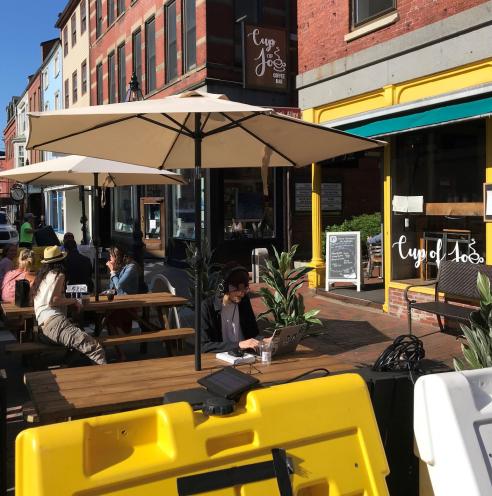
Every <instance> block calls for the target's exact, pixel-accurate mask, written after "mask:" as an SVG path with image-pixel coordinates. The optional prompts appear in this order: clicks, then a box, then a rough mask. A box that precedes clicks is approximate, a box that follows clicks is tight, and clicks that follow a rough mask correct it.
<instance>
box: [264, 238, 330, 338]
mask: <svg viewBox="0 0 492 496" xmlns="http://www.w3.org/2000/svg"><path fill="white" fill-rule="evenodd" d="M297 246H298V245H294V246H293V247H292V248H291V249H290V251H288V252H282V253H280V254H279V253H278V252H277V250H276V249H275V247H274V248H273V251H274V253H275V259H273V260H267V261H266V262H265V267H262V268H261V269H260V278H261V280H262V282H264V283H265V284H266V285H267V287H266V288H265V287H263V288H260V296H261V299H262V301H263V303H264V305H265V307H266V310H265V311H264V312H261V313H260V314H259V315H258V320H264V321H267V322H268V329H270V330H275V329H277V328H279V327H286V326H295V325H303V326H306V327H307V326H309V325H311V324H321V321H320V320H319V319H318V318H316V315H317V314H318V313H319V310H316V309H313V310H308V311H307V312H306V311H305V308H304V299H303V297H302V295H301V294H298V290H299V289H300V287H301V286H302V285H303V283H304V276H305V275H306V274H307V273H308V272H309V271H311V270H312V268H311V267H302V268H297V269H295V268H293V263H292V261H293V258H294V255H295V253H296V250H297ZM268 316H270V317H271V318H268Z"/></svg>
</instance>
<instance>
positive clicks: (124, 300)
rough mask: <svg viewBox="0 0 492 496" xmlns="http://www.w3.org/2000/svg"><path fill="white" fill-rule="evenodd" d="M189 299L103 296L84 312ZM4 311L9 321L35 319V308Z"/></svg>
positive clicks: (166, 304)
mask: <svg viewBox="0 0 492 496" xmlns="http://www.w3.org/2000/svg"><path fill="white" fill-rule="evenodd" d="M187 301H188V300H187V299H186V298H183V297H181V296H175V295H173V294H171V293H166V292H158V293H141V294H133V295H116V296H115V297H114V300H113V301H108V299H107V297H106V296H104V295H101V296H100V297H99V301H96V300H95V298H94V296H91V298H90V301H89V302H87V304H85V305H84V311H87V312H89V311H91V312H96V313H106V312H109V311H113V310H120V309H122V308H148V307H176V306H181V305H184V304H185V303H187ZM1 306H2V311H3V313H4V315H5V317H6V318H7V319H17V318H23V319H29V318H33V317H34V307H32V306H31V307H18V306H17V305H16V304H15V303H2V304H1Z"/></svg>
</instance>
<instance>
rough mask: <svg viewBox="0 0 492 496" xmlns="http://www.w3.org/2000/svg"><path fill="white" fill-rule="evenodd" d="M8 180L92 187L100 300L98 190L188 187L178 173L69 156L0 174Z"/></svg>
mask: <svg viewBox="0 0 492 496" xmlns="http://www.w3.org/2000/svg"><path fill="white" fill-rule="evenodd" d="M0 177H6V178H8V179H11V180H16V181H19V182H21V183H25V184H38V185H41V186H54V185H63V184H70V185H80V186H93V187H94V194H93V195H92V210H93V216H92V233H93V240H94V246H95V248H96V263H95V267H94V271H95V274H94V276H95V296H96V300H97V299H98V298H99V287H100V284H99V270H98V269H99V264H98V255H99V250H98V247H99V238H98V233H99V205H98V186H103V187H116V186H130V185H145V184H186V181H185V179H184V178H183V177H182V176H181V175H179V174H176V173H175V172H169V171H165V170H158V169H152V168H150V167H142V166H139V165H133V164H126V163H122V162H114V161H111V160H101V159H97V158H88V157H82V156H79V155H68V156H66V157H60V158H55V159H53V160H47V161H45V162H38V163H36V164H33V165H26V166H25V167H18V168H16V169H11V170H7V171H2V172H0Z"/></svg>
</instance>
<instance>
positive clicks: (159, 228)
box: [140, 197, 166, 257]
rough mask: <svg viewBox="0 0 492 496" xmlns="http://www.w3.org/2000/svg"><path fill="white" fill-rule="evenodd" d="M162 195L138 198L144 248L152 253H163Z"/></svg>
mask: <svg viewBox="0 0 492 496" xmlns="http://www.w3.org/2000/svg"><path fill="white" fill-rule="evenodd" d="M164 205H165V204H164V198H163V197H142V198H140V226H141V229H142V233H143V238H144V239H143V241H144V243H145V245H146V250H147V251H148V252H150V253H152V254H153V255H156V256H159V257H163V256H164V255H165V253H164V251H165V243H164V240H165V224H164V219H165V218H166V217H165V210H164V209H165V206H164Z"/></svg>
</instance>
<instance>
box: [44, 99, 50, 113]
mask: <svg viewBox="0 0 492 496" xmlns="http://www.w3.org/2000/svg"><path fill="white" fill-rule="evenodd" d="M49 109H50V102H49V101H46V102H44V111H45V112H48V110H49Z"/></svg>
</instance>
